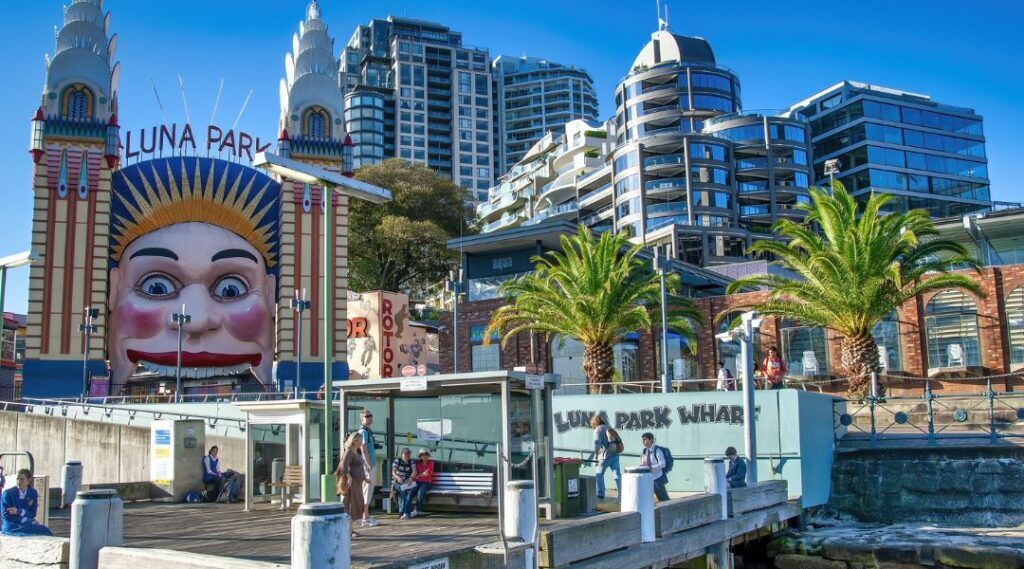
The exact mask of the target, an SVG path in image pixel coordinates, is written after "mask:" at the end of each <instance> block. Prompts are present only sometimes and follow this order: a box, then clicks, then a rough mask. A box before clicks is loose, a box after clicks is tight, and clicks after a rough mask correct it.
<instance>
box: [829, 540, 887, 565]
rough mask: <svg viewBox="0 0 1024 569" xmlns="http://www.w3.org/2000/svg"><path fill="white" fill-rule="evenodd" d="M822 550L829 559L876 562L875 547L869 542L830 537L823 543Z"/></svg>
mask: <svg viewBox="0 0 1024 569" xmlns="http://www.w3.org/2000/svg"><path fill="white" fill-rule="evenodd" d="M821 552H822V554H823V555H824V556H825V557H826V558H828V559H835V560H839V561H856V562H861V563H870V564H872V565H873V564H874V563H875V553H874V547H873V546H872V545H869V544H867V543H857V542H850V541H848V540H845V539H842V538H840V539H830V540H828V541H826V542H825V543H824V544H823V546H822V550H821Z"/></svg>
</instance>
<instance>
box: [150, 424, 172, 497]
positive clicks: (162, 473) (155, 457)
mask: <svg viewBox="0 0 1024 569" xmlns="http://www.w3.org/2000/svg"><path fill="white" fill-rule="evenodd" d="M151 429H152V441H151V443H152V444H151V447H150V448H151V449H152V456H151V457H150V464H149V472H150V476H151V478H152V480H153V482H154V483H155V484H160V485H169V484H170V483H171V482H172V481H173V480H174V462H173V460H174V457H173V454H172V452H171V445H172V444H173V438H174V435H173V434H172V431H173V424H172V423H169V422H166V421H154V422H153V424H152V427H151Z"/></svg>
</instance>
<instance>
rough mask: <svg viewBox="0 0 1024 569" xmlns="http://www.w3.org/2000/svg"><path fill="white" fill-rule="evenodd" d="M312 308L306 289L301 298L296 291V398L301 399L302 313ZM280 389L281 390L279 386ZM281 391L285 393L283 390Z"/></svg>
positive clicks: (293, 300)
mask: <svg viewBox="0 0 1024 569" xmlns="http://www.w3.org/2000/svg"><path fill="white" fill-rule="evenodd" d="M309 307H310V302H309V301H308V300H306V289H302V297H299V291H298V289H296V290H295V298H293V299H292V308H293V309H295V318H296V320H297V321H298V326H296V328H298V334H297V335H296V339H295V361H296V363H295V386H294V389H295V398H296V399H298V397H299V386H300V385H302V313H303V312H305V311H306V310H307V309H308V308H309ZM278 389H281V387H280V386H278ZM281 391H284V390H283V389H281Z"/></svg>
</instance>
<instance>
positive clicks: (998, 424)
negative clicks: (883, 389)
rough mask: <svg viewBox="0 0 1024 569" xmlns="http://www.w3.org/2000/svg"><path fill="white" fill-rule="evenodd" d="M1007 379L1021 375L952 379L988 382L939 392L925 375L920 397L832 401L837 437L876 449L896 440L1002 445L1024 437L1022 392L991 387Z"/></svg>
mask: <svg viewBox="0 0 1024 569" xmlns="http://www.w3.org/2000/svg"><path fill="white" fill-rule="evenodd" d="M1009 377H1014V378H1019V377H1020V375H1019V374H1005V375H995V376H988V377H983V378H979V377H973V378H963V379H962V380H954V381H978V380H984V381H985V385H984V390H983V391H980V392H976V393H970V392H959V393H951V394H948V395H946V394H942V395H937V394H936V393H935V392H934V390H933V389H932V380H931V379H929V378H923V379H922V381H923V382H924V392H923V393H922V395H921V396H919V397H913V396H910V397H886V396H875V395H870V394H869V395H868V396H867V397H865V398H864V399H862V400H851V399H846V400H843V399H837V400H836V401H835V403H834V404H833V415H834V420H835V423H834V424H835V427H836V428H835V433H836V441H837V443H840V442H842V441H847V442H863V441H867V443H868V446H870V447H872V448H873V447H878V446H881V445H884V444H889V443H892V442H909V441H925V442H926V443H927V444H928V445H935V444H938V443H939V442H940V441H942V440H947V441H952V442H961V443H971V444H977V443H983V444H1004V443H1005V442H1006V441H1007V440H1009V439H1024V393H1013V392H999V391H996V389H995V388H994V386H993V380H997V379H1005V378H1009ZM944 381H949V380H944ZM979 387H982V386H979ZM873 391H874V390H873Z"/></svg>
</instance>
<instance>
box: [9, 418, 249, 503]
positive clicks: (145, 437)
mask: <svg viewBox="0 0 1024 569" xmlns="http://www.w3.org/2000/svg"><path fill="white" fill-rule="evenodd" d="M214 444H215V445H218V446H219V447H220V448H221V456H222V457H223V458H222V461H221V468H223V469H228V468H231V469H232V470H235V471H238V472H242V473H244V472H245V471H246V469H245V439H237V438H227V437H207V445H208V446H209V445H214ZM149 445H150V434H149V428H140V427H129V426H125V425H115V424H110V423H99V422H92V421H83V420H71V419H65V418H63V417H60V416H57V417H51V416H47V415H32V414H25V413H15V412H11V411H0V451H8V450H21V451H28V452H30V453H32V456H33V458H34V459H35V470H36V471H35V474H36V475H37V476H49V477H50V486H51V487H57V486H60V484H61V482H60V480H61V478H60V474H61V468H62V467H63V466H64V463H65V462H67V461H69V460H79V461H81V462H82V465H83V469H82V470H83V472H82V482H83V483H84V484H105V483H114V482H143V481H148V480H149ZM203 452H204V454H205V452H206V450H205V449H204V450H203ZM2 462H3V466H4V468H6V469H7V470H8V471H9V472H10V471H13V470H14V469H15V468H27V467H28V462H27V461H26V460H24V459H21V460H14V459H4V460H3V461H2ZM199 468H200V466H199V464H196V469H197V471H198V469H199ZM11 480H13V477H12V478H11Z"/></svg>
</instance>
